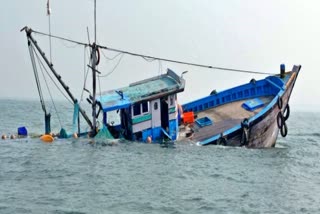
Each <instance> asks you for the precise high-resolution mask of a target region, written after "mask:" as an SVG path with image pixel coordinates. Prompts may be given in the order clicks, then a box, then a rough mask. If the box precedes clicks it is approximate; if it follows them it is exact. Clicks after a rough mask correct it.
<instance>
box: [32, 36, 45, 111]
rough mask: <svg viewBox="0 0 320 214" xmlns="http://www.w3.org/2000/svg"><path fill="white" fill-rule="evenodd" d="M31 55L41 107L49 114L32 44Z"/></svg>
mask: <svg viewBox="0 0 320 214" xmlns="http://www.w3.org/2000/svg"><path fill="white" fill-rule="evenodd" d="M29 42H30V41H29ZM29 53H30V58H31V62H32V66H33V73H34V76H35V79H36V84H37V88H38V93H39V97H40V103H41V107H42V110H43V111H44V113H45V114H47V111H46V106H45V103H44V100H43V94H42V89H41V85H40V81H39V75H38V70H37V65H36V61H35V58H34V53H35V50H34V48H33V46H32V45H31V43H30V45H29Z"/></svg>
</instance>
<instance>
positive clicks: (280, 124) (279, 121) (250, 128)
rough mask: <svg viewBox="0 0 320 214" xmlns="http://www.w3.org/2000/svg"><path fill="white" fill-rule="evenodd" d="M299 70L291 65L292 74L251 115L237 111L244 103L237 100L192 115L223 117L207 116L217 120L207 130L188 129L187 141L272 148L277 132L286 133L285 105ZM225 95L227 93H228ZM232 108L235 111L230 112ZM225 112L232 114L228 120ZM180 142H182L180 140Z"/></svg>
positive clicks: (190, 105) (196, 105)
mask: <svg viewBox="0 0 320 214" xmlns="http://www.w3.org/2000/svg"><path fill="white" fill-rule="evenodd" d="M300 68H301V66H295V67H294V69H293V71H291V72H288V73H286V78H284V79H283V80H281V82H283V84H284V85H283V86H281V85H280V86H277V87H279V88H280V90H279V91H278V92H277V93H276V94H274V95H273V96H272V97H271V99H270V101H268V102H267V104H266V105H265V107H263V108H260V109H259V110H257V111H256V112H255V113H251V114H249V113H247V115H246V112H244V113H243V112H240V110H241V108H240V104H241V103H243V102H244V100H241V101H238V102H239V103H240V104H237V102H231V103H229V104H226V105H221V106H219V107H216V108H212V109H209V110H206V112H205V111H198V112H196V113H197V114H198V115H200V116H201V117H202V116H204V115H206V113H207V114H208V113H209V112H210V111H211V112H213V111H215V114H219V115H223V116H224V118H222V119H221V121H219V118H218V117H216V115H212V114H211V115H210V114H208V115H210V116H211V118H212V117H213V118H215V119H214V121H215V120H217V123H216V124H215V125H212V127H211V128H210V127H207V128H203V129H198V130H196V131H194V128H191V130H193V132H194V135H192V137H190V138H189V140H191V141H193V142H195V143H197V144H198V145H203V146H204V145H209V144H218V145H219V144H220V145H225V146H246V147H249V148H268V147H274V146H275V144H276V140H277V138H278V134H279V132H280V133H281V132H282V135H283V136H285V135H286V134H287V132H288V127H287V125H286V122H285V120H286V119H287V118H286V117H288V115H289V112H288V108H289V107H287V106H288V105H289V100H290V96H291V93H292V90H293V88H294V85H295V82H296V79H297V76H298V74H299V71H300ZM278 79H280V78H278ZM228 93H231V92H230V91H228ZM251 98H252V97H250V99H251ZM197 102H198V103H197ZM201 102H204V101H195V102H194V103H189V104H186V105H185V106H184V109H187V110H190V109H198V108H199V106H203V105H200V104H199V103H201ZM195 103H196V104H195ZM227 105H230V106H229V107H227ZM237 107H238V108H237ZM201 108H202V107H201ZM218 108H220V109H218ZM232 108H234V109H235V110H230V109H232ZM289 110H290V109H289ZM228 111H229V114H230V115H232V116H230V119H229V116H228V117H226V116H225V115H227V113H228ZM241 111H243V110H241ZM287 114H288V115H287ZM285 116H286V117H285ZM244 120H247V121H246V123H243V122H242V121H244ZM228 123H230V124H228ZM281 129H282V130H281ZM202 131H203V132H207V134H206V136H205V137H203V136H201V135H203V133H201V132H202ZM210 132H211V134H210ZM184 133H185V132H184V131H182V135H184ZM182 140H184V139H183V138H182Z"/></svg>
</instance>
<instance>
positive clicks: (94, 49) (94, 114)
mask: <svg viewBox="0 0 320 214" xmlns="http://www.w3.org/2000/svg"><path fill="white" fill-rule="evenodd" d="M96 42H97V32H96V0H94V43H93V45H92V53H91V56H92V58H91V59H92V61H91V62H92V88H93V90H92V126H93V127H92V128H93V129H92V130H91V135H92V136H95V135H96V134H97V112H96V65H97V51H98V47H97V45H96Z"/></svg>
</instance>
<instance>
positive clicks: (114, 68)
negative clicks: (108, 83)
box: [98, 54, 124, 77]
mask: <svg viewBox="0 0 320 214" xmlns="http://www.w3.org/2000/svg"><path fill="white" fill-rule="evenodd" d="M123 56H124V54H122V55H121V57H120V59H119V60H118V62H117V64H116V65H115V66H114V67H113V69H112V70H111V71H110V72H109V73H107V74H105V75H98V77H107V76H109V75H110V74H112V73H113V72H114V71H115V70H116V68H117V67H118V65H119V64H120V62H121V60H122V58H123Z"/></svg>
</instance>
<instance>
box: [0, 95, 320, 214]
mask: <svg viewBox="0 0 320 214" xmlns="http://www.w3.org/2000/svg"><path fill="white" fill-rule="evenodd" d="M49 110H50V111H52V112H55V110H54V108H51V109H49ZM49 110H48V111H49ZM70 110H71V113H70ZM57 111H58V112H60V114H61V115H60V117H59V118H60V122H59V119H57V118H55V117H54V116H53V118H52V120H53V129H54V127H55V126H60V125H64V123H66V122H68V123H71V122H72V116H70V117H67V116H66V115H65V114H66V112H67V111H69V112H68V113H69V114H71V115H72V108H71V109H70V108H68V107H67V104H65V103H59V108H57ZM43 120H44V116H43V112H42V109H41V107H40V104H39V102H38V101H22V100H20V101H17V100H0V122H1V123H0V133H1V134H4V133H5V134H8V135H9V134H13V133H16V130H17V127H19V126H26V127H27V129H28V131H29V133H30V134H32V135H37V134H39V133H42V132H43V130H44V125H43ZM319 123H320V116H319V114H318V113H313V112H295V111H294V109H292V112H291V116H290V118H289V120H288V129H289V131H288V136H287V137H286V138H282V137H281V136H280V135H279V138H278V141H277V145H276V147H275V148H270V149H246V148H232V147H223V146H206V147H200V146H195V145H192V144H189V143H184V142H180V143H177V144H176V145H175V147H169V148H163V147H161V146H160V145H158V144H152V145H150V144H142V143H132V142H120V143H117V144H113V146H106V145H110V144H90V142H89V140H86V139H84V140H56V141H55V142H54V143H52V144H45V143H42V142H41V141H40V140H39V139H38V138H27V139H17V140H0V213H320V158H319V153H320V133H319V129H318V127H319ZM70 128H72V127H71V126H69V127H67V129H69V130H70Z"/></svg>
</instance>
